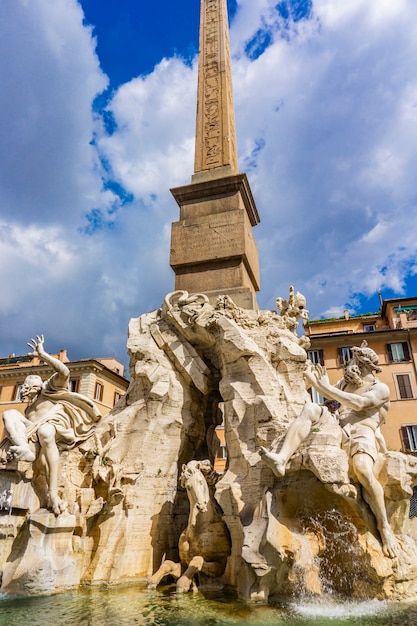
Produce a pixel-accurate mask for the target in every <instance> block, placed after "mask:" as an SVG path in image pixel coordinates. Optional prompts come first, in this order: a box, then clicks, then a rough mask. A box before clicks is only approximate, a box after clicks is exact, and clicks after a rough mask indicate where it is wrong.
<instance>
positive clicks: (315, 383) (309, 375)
mask: <svg viewBox="0 0 417 626" xmlns="http://www.w3.org/2000/svg"><path fill="white" fill-rule="evenodd" d="M304 378H305V381H306V384H307V386H310V387H315V388H317V387H329V385H330V382H329V377H328V375H327V372H326V368H325V367H324V366H323V365H320V364H319V363H318V364H317V365H313V363H311V361H307V367H306V370H305V372H304Z"/></svg>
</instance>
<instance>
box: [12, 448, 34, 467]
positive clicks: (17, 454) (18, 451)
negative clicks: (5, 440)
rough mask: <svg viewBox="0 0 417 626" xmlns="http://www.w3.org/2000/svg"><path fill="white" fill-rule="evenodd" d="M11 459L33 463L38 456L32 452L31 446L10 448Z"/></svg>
mask: <svg viewBox="0 0 417 626" xmlns="http://www.w3.org/2000/svg"><path fill="white" fill-rule="evenodd" d="M9 457H10V459H14V460H15V461H26V462H27V463H33V461H34V460H35V459H36V454H34V452H32V450H31V449H30V448H29V446H10V448H9Z"/></svg>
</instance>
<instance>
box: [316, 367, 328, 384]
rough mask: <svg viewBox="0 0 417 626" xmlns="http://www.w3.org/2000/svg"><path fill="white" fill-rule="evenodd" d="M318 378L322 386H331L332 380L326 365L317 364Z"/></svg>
mask: <svg viewBox="0 0 417 626" xmlns="http://www.w3.org/2000/svg"><path fill="white" fill-rule="evenodd" d="M315 374H316V380H317V382H318V384H319V385H320V386H321V387H329V386H330V381H329V376H328V375H327V372H326V368H325V367H324V365H320V364H317V365H316V367H315Z"/></svg>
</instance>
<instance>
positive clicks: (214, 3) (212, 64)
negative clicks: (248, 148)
mask: <svg viewBox="0 0 417 626" xmlns="http://www.w3.org/2000/svg"><path fill="white" fill-rule="evenodd" d="M196 130H197V132H196V150H195V165H194V171H195V172H196V173H197V172H201V171H205V170H210V169H214V168H218V167H224V166H229V167H230V174H237V172H238V166H237V149H236V131H235V119H234V106H233V89H232V71H231V66H230V44H229V29H228V19H227V4H226V0H202V2H201V19H200V56H199V72H198V101H197V129H196Z"/></svg>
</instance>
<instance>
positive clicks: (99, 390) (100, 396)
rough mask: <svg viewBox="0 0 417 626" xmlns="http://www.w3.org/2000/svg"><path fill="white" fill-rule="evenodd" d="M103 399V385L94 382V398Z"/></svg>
mask: <svg viewBox="0 0 417 626" xmlns="http://www.w3.org/2000/svg"><path fill="white" fill-rule="evenodd" d="M102 399H103V385H102V384H101V383H96V388H95V390H94V400H98V401H99V402H101V401H102Z"/></svg>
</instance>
